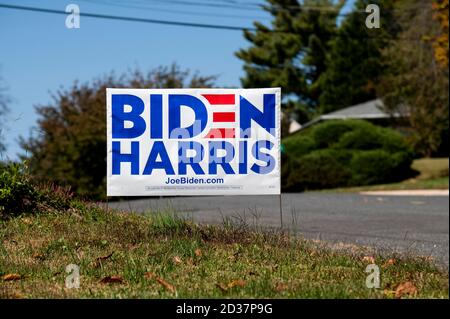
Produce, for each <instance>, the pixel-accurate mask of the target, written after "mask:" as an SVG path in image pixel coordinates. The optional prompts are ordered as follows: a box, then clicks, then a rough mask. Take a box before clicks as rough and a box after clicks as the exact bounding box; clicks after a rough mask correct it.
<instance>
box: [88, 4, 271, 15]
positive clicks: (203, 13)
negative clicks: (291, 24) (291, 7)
mask: <svg viewBox="0 0 450 319" xmlns="http://www.w3.org/2000/svg"><path fill="white" fill-rule="evenodd" d="M80 1H84V2H88V3H92V4H100V5H107V6H114V7H121V8H131V9H143V10H149V11H160V12H167V13H174V14H183V15H189V16H205V17H219V18H232V19H252V20H268V19H270V18H269V17H263V16H259V17H257V16H243V15H234V14H221V13H212V12H198V11H186V10H172V9H162V8H155V7H151V6H147V5H139V3H141V2H136V1H128V2H127V3H126V4H125V3H120V1H119V2H115V1H108V0H103V1H99V0H97V1H94V0H80ZM130 2H131V4H130ZM135 3H136V4H138V5H135Z"/></svg>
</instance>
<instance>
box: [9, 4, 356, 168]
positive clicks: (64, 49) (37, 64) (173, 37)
mask: <svg viewBox="0 0 450 319" xmlns="http://www.w3.org/2000/svg"><path fill="white" fill-rule="evenodd" d="M170 2H171V1H165V2H164V1H158V0H147V1H145V0H131V1H125V0H123V1H120V0H82V1H81V0H78V1H75V0H67V1H65V0H40V1H26V0H25V1H11V0H0V3H2V4H14V5H23V6H33V7H41V8H50V9H57V10H64V9H65V7H66V6H67V5H68V4H70V3H75V4H78V5H79V7H80V10H81V12H82V13H83V12H89V13H102V14H110V15H121V16H131V17H141V18H149V19H151V18H153V19H160V20H173V21H185V22H196V23H210V24H223V25H236V26H247V27H250V26H251V25H252V21H254V20H259V21H261V22H266V23H268V22H269V21H270V20H269V19H268V18H269V17H268V15H267V14H265V13H264V12H263V11H257V10H244V9H241V10H237V9H235V8H229V7H213V6H204V7H201V6H197V5H195V6H194V5H181V4H179V3H178V4H174V3H170ZM173 2H177V1H173ZM186 2H191V3H192V2H195V3H198V2H205V3H207V4H208V3H211V4H212V5H215V4H218V5H220V4H226V3H227V2H226V1H221V0H209V1H208V0H202V1H186ZM241 2H245V0H241ZM249 2H250V3H255V2H259V3H262V2H263V0H251V1H249ZM230 3H231V2H228V4H227V5H229V4H230ZM353 3H354V0H349V1H347V4H346V6H345V8H344V11H348V10H350V8H351V7H352V5H353ZM126 4H128V6H134V7H135V8H130V7H127V5H126ZM168 11H177V12H168ZM222 15H224V16H225V15H226V17H224V16H222ZM230 16H233V17H230ZM65 19H66V17H65V16H63V15H55V14H48V13H38V12H27V11H17V10H10V9H2V8H0V39H1V43H2V46H1V49H0V76H1V77H2V78H3V83H2V84H3V86H6V87H7V94H8V96H9V97H10V99H11V103H10V104H9V107H10V109H11V112H10V113H9V114H8V116H7V123H6V127H2V131H5V132H4V133H3V135H4V138H5V137H6V139H5V140H4V141H3V142H4V143H6V145H7V151H6V153H5V154H1V155H0V156H1V158H2V159H12V160H14V159H17V154H18V153H21V149H20V147H19V145H18V143H17V140H18V137H19V136H23V137H28V136H29V134H30V132H31V129H32V128H33V127H36V120H37V118H38V117H37V115H36V113H35V111H34V107H33V106H34V105H39V104H46V103H48V102H49V101H50V99H51V93H52V92H55V91H56V90H58V89H59V88H61V87H68V86H70V85H71V84H72V83H73V82H74V81H75V80H79V81H81V82H84V81H89V80H92V79H93V78H96V77H98V76H101V75H103V74H106V73H109V72H110V71H114V72H116V73H122V72H124V71H126V70H127V69H129V68H135V67H139V68H141V69H142V70H148V69H151V68H154V67H157V66H159V65H169V64H171V63H173V62H177V63H178V64H179V65H180V66H181V67H182V68H189V69H191V70H193V71H199V72H200V73H201V74H204V75H211V74H214V75H218V76H219V78H218V81H217V85H218V86H234V87H236V86H239V85H240V81H239V78H240V77H241V76H242V75H243V72H242V62H241V61H240V60H239V59H237V58H236V57H235V56H234V52H236V51H237V50H238V49H239V48H241V47H246V46H248V43H247V42H246V41H245V39H244V38H243V36H242V33H241V32H240V31H226V30H213V29H198V28H188V27H177V26H166V25H155V24H146V23H137V22H125V21H111V20H103V19H95V18H88V17H81V28H80V29H67V28H66V27H65Z"/></svg>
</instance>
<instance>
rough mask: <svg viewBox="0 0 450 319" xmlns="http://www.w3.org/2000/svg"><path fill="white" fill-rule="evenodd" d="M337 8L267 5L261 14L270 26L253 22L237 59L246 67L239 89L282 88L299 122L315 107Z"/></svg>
mask: <svg viewBox="0 0 450 319" xmlns="http://www.w3.org/2000/svg"><path fill="white" fill-rule="evenodd" d="M335 2H336V1H333V0H305V1H302V4H300V3H299V2H298V1H297V0H267V5H266V6H264V9H265V10H266V11H268V12H270V14H271V15H272V16H273V20H272V22H271V26H265V25H263V24H261V23H259V22H255V23H254V25H255V27H256V29H257V30H256V31H255V32H249V31H246V32H244V37H245V38H246V39H247V40H248V41H249V42H250V43H251V46H250V47H249V48H246V49H241V50H239V51H238V52H237V53H236V56H237V57H238V58H240V59H242V60H243V61H244V62H245V64H244V70H245V73H246V74H245V76H244V77H243V78H242V79H241V82H242V85H243V86H244V87H247V88H249V87H274V86H279V87H282V88H283V95H284V96H285V97H288V99H290V100H291V102H290V105H291V108H293V109H295V111H297V112H298V113H300V118H299V120H300V121H301V122H305V121H307V120H308V115H309V114H311V113H312V111H314V109H315V108H316V107H317V106H318V102H319V96H320V89H321V88H320V85H319V79H320V77H321V75H322V73H323V72H324V71H325V67H326V65H325V56H326V54H327V51H328V50H329V49H330V40H331V38H332V37H333V36H334V34H335V32H336V18H337V15H338V12H339V10H340V8H341V6H342V4H343V3H344V1H340V2H339V3H338V4H336V3H335ZM285 102H286V101H285ZM293 104H294V105H293ZM284 106H286V104H284Z"/></svg>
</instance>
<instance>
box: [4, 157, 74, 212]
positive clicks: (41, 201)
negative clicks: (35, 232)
mask: <svg viewBox="0 0 450 319" xmlns="http://www.w3.org/2000/svg"><path fill="white" fill-rule="evenodd" d="M71 198H72V193H71V192H70V190H69V189H67V188H63V187H59V186H56V185H54V184H40V185H38V184H36V183H35V182H34V181H33V180H32V178H31V176H30V175H29V174H28V173H27V166H26V165H24V164H19V163H12V164H8V165H2V166H0V218H6V217H14V216H18V215H21V214H23V213H35V212H37V211H39V210H42V211H44V210H45V211H48V210H63V209H66V208H69V207H70V205H71V201H70V200H71Z"/></svg>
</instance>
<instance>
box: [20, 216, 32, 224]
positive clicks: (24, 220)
mask: <svg viewBox="0 0 450 319" xmlns="http://www.w3.org/2000/svg"><path fill="white" fill-rule="evenodd" d="M22 221H23V223H24V224H27V225H31V224H32V223H33V222H32V221H31V219H29V218H28V217H25V218H23V219H22Z"/></svg>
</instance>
